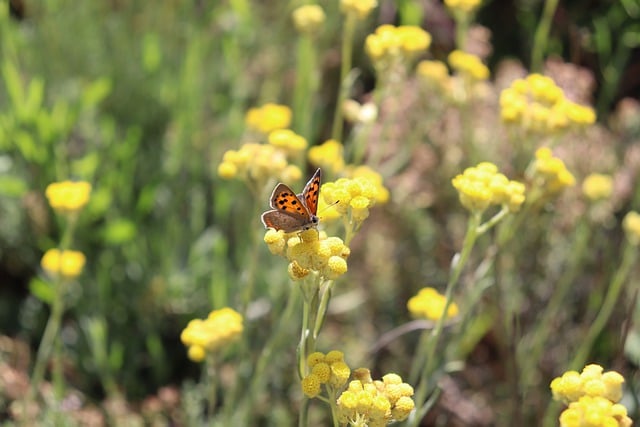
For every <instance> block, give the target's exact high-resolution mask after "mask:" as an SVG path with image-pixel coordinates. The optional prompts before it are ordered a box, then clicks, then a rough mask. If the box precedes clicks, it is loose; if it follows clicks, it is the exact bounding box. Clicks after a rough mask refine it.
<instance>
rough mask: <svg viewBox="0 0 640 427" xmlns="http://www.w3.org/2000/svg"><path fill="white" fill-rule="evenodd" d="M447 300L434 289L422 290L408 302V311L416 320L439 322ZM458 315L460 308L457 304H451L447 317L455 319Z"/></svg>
mask: <svg viewBox="0 0 640 427" xmlns="http://www.w3.org/2000/svg"><path fill="white" fill-rule="evenodd" d="M445 303H446V298H445V296H444V295H442V294H440V293H438V291H437V290H435V289H434V288H422V289H420V291H419V292H418V293H417V294H416V295H415V296H413V297H411V298H410V299H409V301H408V302H407V309H408V310H409V312H410V313H411V315H412V316H413V317H415V318H426V319H430V320H438V319H440V317H442V313H443V312H444V306H445ZM457 315H458V306H457V305H456V303H455V302H452V303H451V304H449V308H448V309H447V317H448V318H451V317H455V316H457Z"/></svg>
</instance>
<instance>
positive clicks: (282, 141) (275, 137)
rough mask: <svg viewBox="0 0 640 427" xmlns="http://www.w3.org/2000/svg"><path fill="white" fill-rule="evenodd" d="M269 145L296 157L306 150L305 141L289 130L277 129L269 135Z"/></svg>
mask: <svg viewBox="0 0 640 427" xmlns="http://www.w3.org/2000/svg"><path fill="white" fill-rule="evenodd" d="M268 141H269V144H271V145H273V146H274V147H278V148H282V149H283V150H284V151H285V152H286V153H288V154H291V155H296V154H298V153H300V152H301V151H302V150H304V149H305V148H307V140H306V139H305V138H304V137H303V136H301V135H298V134H297V133H295V132H294V131H292V130H291V129H277V130H274V131H273V132H271V133H269V137H268Z"/></svg>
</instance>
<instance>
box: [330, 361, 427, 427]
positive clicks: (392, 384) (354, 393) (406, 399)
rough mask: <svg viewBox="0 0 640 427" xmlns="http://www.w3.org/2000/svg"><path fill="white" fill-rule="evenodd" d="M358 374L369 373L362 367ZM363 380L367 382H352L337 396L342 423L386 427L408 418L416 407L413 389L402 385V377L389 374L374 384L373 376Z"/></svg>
mask: <svg viewBox="0 0 640 427" xmlns="http://www.w3.org/2000/svg"><path fill="white" fill-rule="evenodd" d="M358 371H367V372H368V370H366V369H363V368H360V369H358ZM360 377H362V378H368V379H362V380H353V381H351V382H350V383H349V386H348V387H347V390H345V391H343V392H342V394H340V396H339V397H338V402H337V403H338V419H339V420H340V422H343V423H346V422H349V421H350V420H361V421H362V423H361V424H360V425H369V426H374V425H380V426H385V425H387V424H388V423H390V422H394V421H402V420H404V419H406V418H407V417H408V416H409V413H410V412H411V411H412V410H413V408H414V407H415V403H414V402H413V399H411V396H413V387H411V386H410V385H409V384H406V383H402V378H400V376H398V375H395V374H387V375H385V376H384V377H383V380H382V381H371V375H370V374H368V375H364V374H361V375H360Z"/></svg>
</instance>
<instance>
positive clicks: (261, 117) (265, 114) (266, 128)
mask: <svg viewBox="0 0 640 427" xmlns="http://www.w3.org/2000/svg"><path fill="white" fill-rule="evenodd" d="M291 115H292V113H291V108H289V107H287V106H286V105H280V104H274V103H267V104H264V105H263V106H262V107H259V108H251V109H249V111H247V114H246V116H245V119H244V120H245V123H246V125H247V126H248V127H249V128H251V129H253V130H256V131H258V132H261V133H263V134H265V135H266V134H268V133H270V132H272V131H274V130H276V129H285V128H288V127H289V125H290V124H291Z"/></svg>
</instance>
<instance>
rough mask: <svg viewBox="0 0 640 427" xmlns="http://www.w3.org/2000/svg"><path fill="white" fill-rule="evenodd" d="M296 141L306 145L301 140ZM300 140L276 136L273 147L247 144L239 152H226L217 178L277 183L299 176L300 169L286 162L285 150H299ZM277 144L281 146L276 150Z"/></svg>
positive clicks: (270, 145)
mask: <svg viewBox="0 0 640 427" xmlns="http://www.w3.org/2000/svg"><path fill="white" fill-rule="evenodd" d="M294 135H295V134H294ZM299 138H301V139H302V140H303V141H304V143H305V144H306V141H305V140H304V138H302V137H299ZM299 138H298V137H296V136H294V137H292V138H291V139H287V138H286V135H285V138H282V139H280V138H279V137H278V134H275V135H274V138H273V140H274V141H273V144H256V143H247V144H244V145H242V146H241V147H240V149H239V150H227V151H226V152H225V153H224V155H223V156H222V162H221V163H220V164H219V165H218V175H219V176H220V177H221V178H224V179H232V178H239V179H242V180H245V181H252V182H257V183H264V182H267V181H269V179H270V178H276V179H278V180H280V181H290V180H292V179H294V178H299V177H300V176H301V175H302V172H301V171H300V168H298V167H297V166H295V165H290V164H289V163H288V161H287V150H290V151H293V149H294V148H295V149H300V148H299V144H300V143H301V141H300V139H299ZM283 140H285V141H283ZM287 143H290V145H289V146H288V147H286V149H285V147H284V145H286V144H287ZM277 144H282V145H283V146H281V147H277V146H276V145H277Z"/></svg>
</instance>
